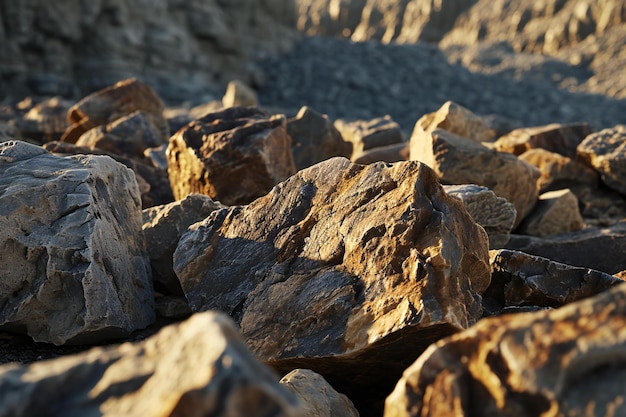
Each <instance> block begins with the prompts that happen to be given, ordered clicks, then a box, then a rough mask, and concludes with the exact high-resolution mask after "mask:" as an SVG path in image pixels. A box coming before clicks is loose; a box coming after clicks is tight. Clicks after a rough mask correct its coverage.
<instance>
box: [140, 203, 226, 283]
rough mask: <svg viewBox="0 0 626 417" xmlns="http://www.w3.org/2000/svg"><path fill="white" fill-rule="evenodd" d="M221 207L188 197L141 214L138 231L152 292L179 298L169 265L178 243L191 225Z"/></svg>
mask: <svg viewBox="0 0 626 417" xmlns="http://www.w3.org/2000/svg"><path fill="white" fill-rule="evenodd" d="M224 207H225V206H224V205H222V204H220V203H218V202H215V201H213V200H211V198H210V197H208V196H205V195H202V194H189V195H188V196H187V197H185V198H184V199H182V200H180V201H175V202H173V203H169V204H166V205H162V206H156V207H150V208H147V209H144V210H143V212H142V213H143V227H142V229H143V233H144V235H145V236H146V243H147V246H148V255H149V256H150V264H151V265H152V278H153V280H154V283H155V288H157V289H159V290H161V291H163V290H165V291H166V292H168V293H170V294H182V290H181V288H180V283H179V282H178V278H177V277H176V275H175V274H174V267H173V261H172V257H173V256H174V250H176V245H178V240H179V239H180V237H181V236H182V234H183V232H185V231H186V230H187V228H188V227H189V226H191V225H192V224H193V223H196V222H199V221H200V220H203V219H204V218H206V217H207V216H208V215H209V214H210V213H211V212H213V211H215V210H219V209H220V208H224Z"/></svg>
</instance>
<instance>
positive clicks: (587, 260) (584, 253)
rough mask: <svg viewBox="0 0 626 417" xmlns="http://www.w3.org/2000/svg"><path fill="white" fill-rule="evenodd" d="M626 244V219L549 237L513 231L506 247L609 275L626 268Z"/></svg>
mask: <svg viewBox="0 0 626 417" xmlns="http://www.w3.org/2000/svg"><path fill="white" fill-rule="evenodd" d="M625 247H626V221H621V222H619V223H617V224H615V225H612V226H610V227H587V228H585V229H583V230H579V231H577V232H571V233H565V234H562V235H558V236H550V237H546V238H539V237H533V236H522V235H515V234H512V235H511V238H510V239H509V242H508V243H507V244H506V249H515V250H519V251H522V252H525V253H528V254H531V255H536V256H543V257H546V258H548V259H551V260H553V261H556V262H562V263H564V264H568V265H575V266H581V267H585V268H591V269H597V270H599V271H603V272H606V273H608V274H613V273H615V272H619V271H621V270H624V269H626V258H624V256H623V255H624V248H625Z"/></svg>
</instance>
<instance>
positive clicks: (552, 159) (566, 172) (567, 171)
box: [519, 148, 600, 192]
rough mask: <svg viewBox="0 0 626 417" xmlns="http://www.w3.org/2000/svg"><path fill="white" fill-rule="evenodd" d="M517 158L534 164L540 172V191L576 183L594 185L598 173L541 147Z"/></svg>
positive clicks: (597, 178)
mask: <svg viewBox="0 0 626 417" xmlns="http://www.w3.org/2000/svg"><path fill="white" fill-rule="evenodd" d="M519 159H521V160H522V161H525V162H528V163H529V164H531V165H532V166H535V167H537V168H538V169H539V171H540V172H541V176H540V177H539V180H538V181H537V186H538V187H539V190H540V191H541V192H546V191H553V190H560V189H563V188H571V187H575V186H578V185H589V186H591V187H594V188H595V187H596V186H597V185H598V182H599V180H600V177H599V176H598V173H597V172H596V171H594V170H593V169H591V168H589V167H587V166H585V165H583V164H582V163H580V162H578V161H576V160H574V159H571V158H568V157H567V156H563V155H561V154H558V153H556V152H550V151H547V150H545V149H542V148H535V149H530V150H528V151H526V152H524V153H523V154H521V155H519Z"/></svg>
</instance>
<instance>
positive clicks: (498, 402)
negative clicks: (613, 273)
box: [384, 285, 626, 417]
mask: <svg viewBox="0 0 626 417" xmlns="http://www.w3.org/2000/svg"><path fill="white" fill-rule="evenodd" d="M624 328H626V286H624V285H618V286H616V287H615V288H613V289H610V290H608V291H605V292H602V293H601V294H599V295H597V296H595V297H592V298H588V299H585V300H582V301H578V302H576V303H572V304H569V305H566V306H564V307H561V308H559V309H557V310H551V311H540V312H536V313H527V314H513V315H503V316H499V317H492V318H486V319H484V320H481V321H480V322H478V323H477V324H476V325H475V326H474V327H472V328H471V329H469V330H467V331H464V332H462V333H459V334H456V335H454V336H452V337H450V338H447V339H445V340H441V341H440V342H438V343H436V344H435V345H432V346H431V347H430V348H429V349H428V350H427V351H426V352H424V354H423V355H422V356H421V357H420V358H419V359H418V360H417V361H415V362H414V363H413V365H411V366H410V367H409V368H408V369H407V370H406V371H405V372H404V375H403V377H402V379H401V380H400V381H399V382H398V384H397V386H396V389H395V390H394V392H393V393H392V394H391V395H389V397H388V398H387V401H386V404H385V413H384V415H385V416H386V417H391V416H393V417H400V416H425V415H427V416H444V415H445V416H449V415H455V416H471V415H482V416H531V415H532V416H539V415H558V416H561V415H563V416H582V415H605V414H610V415H623V414H624V413H626V403H624V401H623V395H624V387H623V385H622V382H621V381H623V380H624V378H625V377H626V374H625V371H624V367H623V357H624V346H626V332H625V331H624Z"/></svg>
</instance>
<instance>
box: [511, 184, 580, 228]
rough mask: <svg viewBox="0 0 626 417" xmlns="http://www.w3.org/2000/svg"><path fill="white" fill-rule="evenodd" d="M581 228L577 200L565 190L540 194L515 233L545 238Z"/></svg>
mask: <svg viewBox="0 0 626 417" xmlns="http://www.w3.org/2000/svg"><path fill="white" fill-rule="evenodd" d="M583 227H585V224H584V222H583V218H582V216H581V215H580V210H579V209H578V199H577V198H576V196H575V195H574V193H572V191H571V190H569V189H567V188H566V189H564V190H556V191H548V192H547V193H543V194H541V195H540V196H539V200H537V204H536V205H535V207H534V208H533V211H531V212H530V213H529V214H528V216H526V218H525V219H524V221H522V223H521V224H520V226H519V228H518V230H517V231H518V233H521V234H525V235H531V236H539V237H545V236H551V235H558V234H562V233H567V232H575V231H576V230H580V229H582V228H583Z"/></svg>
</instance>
